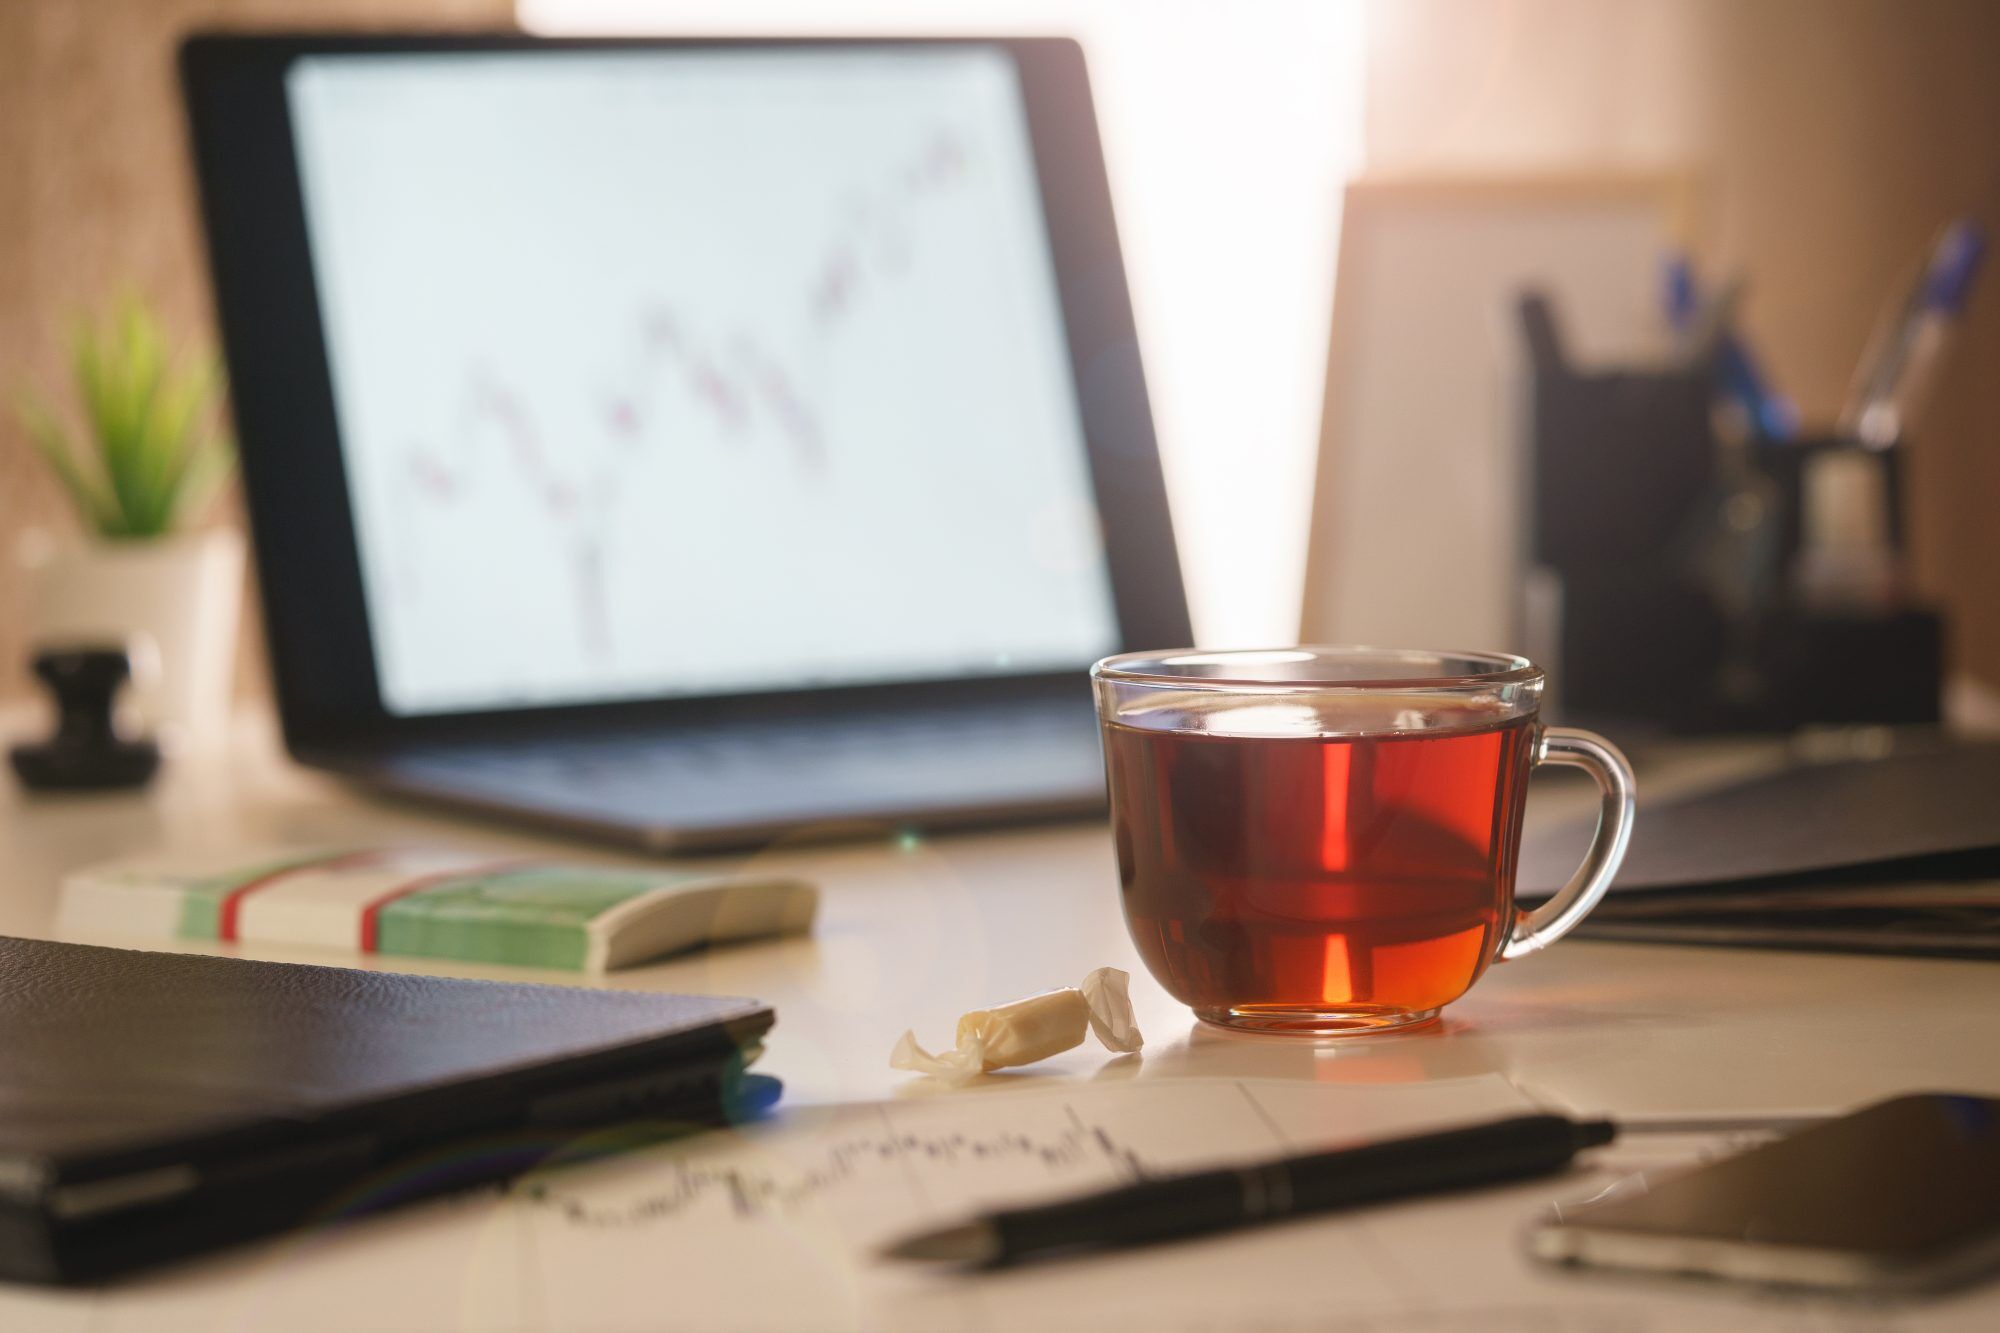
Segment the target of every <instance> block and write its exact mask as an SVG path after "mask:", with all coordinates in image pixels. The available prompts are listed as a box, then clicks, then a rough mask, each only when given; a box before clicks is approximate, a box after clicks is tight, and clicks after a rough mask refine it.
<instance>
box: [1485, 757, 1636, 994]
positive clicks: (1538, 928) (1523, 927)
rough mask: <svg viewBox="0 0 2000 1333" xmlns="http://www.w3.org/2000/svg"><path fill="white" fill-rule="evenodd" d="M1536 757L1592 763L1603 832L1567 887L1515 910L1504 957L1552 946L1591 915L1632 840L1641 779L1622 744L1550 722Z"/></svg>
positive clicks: (1589, 766)
mask: <svg viewBox="0 0 2000 1333" xmlns="http://www.w3.org/2000/svg"><path fill="white" fill-rule="evenodd" d="M1534 763H1535V766H1536V767H1537V768H1539V767H1540V766H1541V765H1543V764H1566V765H1568V766H1570V767H1571V768H1582V769H1588V770H1589V771H1590V775H1591V776H1592V777H1594V778H1596V779H1597V789H1598V791H1599V792H1601V793H1602V794H1603V797H1604V804H1603V806H1602V807H1601V808H1600V810H1599V813H1598V816H1597V835H1596V836H1595V837H1594V838H1592V839H1591V842H1590V850H1589V851H1588V852H1586V853H1585V854H1584V858H1583V864H1582V865H1580V866H1578V867H1577V871H1576V873H1575V874H1574V875H1571V876H1570V877H1569V883H1567V884H1565V885H1563V887H1562V892H1561V893H1558V894H1557V895H1556V896H1555V897H1553V898H1551V899H1549V900H1548V901H1547V902H1545V903H1543V904H1542V905H1541V906H1540V907H1537V908H1536V909H1535V910H1534V911H1532V912H1521V913H1518V914H1517V915H1516V916H1515V918H1514V929H1513V931H1512V933H1510V934H1509V935H1508V937H1507V943H1506V944H1505V945H1503V946H1502V947H1501V949H1500V957H1501V960H1502V961H1505V960H1508V959H1512V958H1523V957H1526V956H1527V955H1528V954H1531V953H1534V952H1536V951H1537V950H1540V949H1546V948H1547V947H1548V946H1549V945H1551V944H1554V943H1555V942H1556V941H1557V940H1559V939H1561V938H1562V937H1563V936H1565V935H1567V934H1569V933H1570V931H1571V930H1572V929H1574V928H1575V926H1576V923H1577V922H1579V921H1581V920H1583V919H1584V917H1586V916H1588V915H1590V909H1591V908H1593V907H1595V906H1597V900H1598V899H1600V898H1602V897H1603V896H1604V891H1605V890H1606V889H1608V888H1610V887H1611V877H1612V876H1613V875H1615V874H1617V873H1618V866H1619V863H1620V862H1622V861H1623V860H1624V859H1625V847H1626V845H1627V844H1628V843H1630V842H1631V841H1632V808H1633V805H1634V803H1635V798H1636V794H1637V790H1638V784H1637V782H1636V780H1635V779H1634V778H1633V776H1632V765H1631V764H1629V763H1627V762H1626V761H1625V756H1624V755H1622V754H1620V753H1619V752H1618V747H1617V746H1615V745H1613V744H1612V743H1611V742H1610V741H1608V740H1605V739H1604V737H1602V736H1600V735H1598V734H1597V733H1596V732H1594V731H1579V730H1578V729H1576V728H1575V727H1545V728H1543V729H1542V733H1541V736H1540V738H1539V739H1538V740H1537V741H1536V742H1535V756H1534Z"/></svg>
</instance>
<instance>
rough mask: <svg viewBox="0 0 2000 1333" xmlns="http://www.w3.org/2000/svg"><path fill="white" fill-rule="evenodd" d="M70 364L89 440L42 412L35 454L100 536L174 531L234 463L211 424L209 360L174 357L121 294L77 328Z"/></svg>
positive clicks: (213, 385)
mask: <svg viewBox="0 0 2000 1333" xmlns="http://www.w3.org/2000/svg"><path fill="white" fill-rule="evenodd" d="M70 361H71V373H72V376H73V378H74V381H75V388H76V394H77V398H78V401H79V403H80V405H81V407H82V409H83V419H84V421H85V423H86V426H87V440H86V441H85V442H83V443H78V442H76V441H74V440H72V439H71V437H70V436H69V435H68V434H67V433H66V432H63V431H62V430H61V428H60V427H59V426H58V425H57V424H56V422H55V419H54V417H53V415H52V414H50V413H48V412H47V411H46V410H45V409H39V408H38V409H37V422H38V424H37V426H36V427H35V428H34V429H33V431H32V433H33V434H35V435H36V437H37V440H38V444H37V448H38V451H39V452H40V453H41V454H42V456H43V457H44V458H46V459H47V460H48V462H49V466H50V468H51V470H52V471H54V472H55V473H56V475H57V477H58V479H59V480H60V481H61V482H62V484H63V485H64V487H65V488H66V489H68V490H69V491H70V493H71V496H72V498H73V500H74V501H75V503H76V505H77V508H78V510H79V512H81V513H82V514H83V515H84V517H85V521H86V522H88V523H90V524H91V525H92V526H94V527H96V528H97V530H98V531H99V532H100V533H102V534H104V535H105V536H114V537H152V536H158V535H160V534H162V533H165V532H167V531H170V530H171V529H172V527H173V526H174V524H175V523H176V522H178V521H181V520H182V519H184V518H186V517H187V516H189V515H190V514H192V513H193V512H194V511H195V510H196V508H197V507H198V505H199V504H200V503H201V502H202V501H204V500H206V499H207V498H208V497H209V496H211V495H212V494H213V493H214V489H215V488H216V486H218V485H219V484H220V482H221V480H222V479H223V478H225V477H226V476H227V475H228V473H229V469H230V466H231V463H232V460H233V457H234V447H233V444H232V442H231V441H230V440H229V439H228V438H227V437H226V436H225V435H223V434H222V433H220V432H219V431H217V430H215V429H214V428H213V427H212V425H211V424H210V422H211V419H212V409H213V407H214V405H215V404H216V402H217V400H218V397H219V392H220V387H221V372H220V367H219V366H218V365H217V363H216V360H215V358H214V357H213V356H209V355H204V356H199V357H182V358H176V357H174V356H172V355H171V354H170V352H169V348H168V340H167V336H166V334H165V332H164V330H163V329H162V327H161V325H160V322H159V320H158V318H157V317H156V316H155V315H154V314H153V312H152V311H151V310H150V309H149V308H148V307H147V306H146V304H145V302H144V301H142V300H140V299H139V297H138V296H137V295H136V294H132V293H127V294H125V295H124V296H122V297H121V298H120V299H119V301H118V302H117V303H116V304H115V305H114V307H113V308H112V310H111V311H110V312H109V313H107V314H106V315H105V316H103V317H102V318H101V319H99V320H98V321H97V322H96V323H95V324H93V323H91V322H89V321H84V320H79V321H78V322H77V324H76V325H75V327H74V331H73V333H72V336H71V352H70ZM23 419H24V420H26V417H25V416H24V418H23Z"/></svg>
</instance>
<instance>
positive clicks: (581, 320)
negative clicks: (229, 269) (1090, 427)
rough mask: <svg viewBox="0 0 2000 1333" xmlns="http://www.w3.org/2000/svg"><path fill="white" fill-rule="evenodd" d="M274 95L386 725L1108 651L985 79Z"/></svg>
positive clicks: (1072, 468)
mask: <svg viewBox="0 0 2000 1333" xmlns="http://www.w3.org/2000/svg"><path fill="white" fill-rule="evenodd" d="M286 96H287V100H288V103H289V107H290V111H291V118H292V123H293V132H294V135H295V147H296V153H297V158H298V163H299V172H300V178H301V184H302V190H303V194H304V201H303V202H304V206H305V216H306V226H307V236H308V240H309V244H310V247H311V253H312V265H313V275H314V280H315V283H316V286H317V289H318V293H319V301H320V309H321V317H322V320H323V323H324V334H325V345H326V349H327V355H328V359H329V367H328V368H329V371H330V375H331V380H332V386H333V393H334V406H335V410H336V413H337V417H338V425H339V433H340V439H341V448H342V452H343V458H344V463H345V473H346V478H347V485H348V490H349V497H348V498H349V502H350V505H351V508H352V512H353V515H354V523H355V529H356V531H355V538H356V545H357V548H358V551H359V555H360V561H361V572H362V583H363V595H364V600H365V604H366V608H367V613H368V619H369V627H370V633H371V638H372V642H373V650H374V656H375V666H376V675H377V678H378V680H379V683H380V689H381V694H382V702H383V704H384V706H385V707H386V708H387V709H388V710H389V711H390V712H392V713H395V714H398V715H403V716H410V715H417V714H430V713H446V712H459V711H471V710H483V709H503V708H510V707H520V706H529V705H550V704H567V703H585V702H595V701H606V700H617V699H635V698H654V697H663V696H676V695H682V696H685V695H703V694H724V693H742V692H749V691H758V690H775V689H797V688H810V687H815V686H824V685H844V684H863V683H877V682H891V681H907V680H924V679H950V678H959V677H966V676H974V675H980V674H995V675H1014V674H1026V673H1032V672H1041V671H1051V670H1061V669H1067V668H1074V667H1080V666H1082V665H1084V664H1086V663H1088V662H1089V661H1091V660H1092V659H1094V658H1096V657H1098V656H1101V655H1102V654H1104V653H1107V652H1110V651H1113V650H1114V649H1115V648H1116V647H1117V645H1118V622H1117V617H1116V614H1115V611H1114V608H1113V604H1112V595H1111V582H1110V577H1109V573H1108V570H1107V567H1106V562H1105V556H1104V551H1103V547H1102V539H1101V536H1100V532H1099V525H1098V517H1097V510H1096V505H1095V503H1094V499H1093V491H1092V485H1091V478H1090V472H1089V464H1088V460H1087V457H1086V455H1085V452H1084V437H1083V429H1082V423H1081V420H1080V418H1079V409H1078V402H1077V394H1076V385H1075V382H1074V378H1073V375H1072V371H1071V362H1070V358H1069V352H1068V349H1067V347H1066V344H1065V340H1064V332H1063V326H1062V316H1061V306H1060V304H1059V298H1058V292H1057V288H1056V282H1055V273H1054V268H1053V263H1052V259H1051V255H1050V252H1049V244H1048V236H1047V228H1046V224H1045V221H1044V218H1043V213H1042V203H1041V198H1040V193H1039V186H1038V184H1037V177H1036V171H1035V164H1034V161H1033V157H1032V152H1031V149H1030V143H1029V137H1028V126H1027V121H1026V116H1025V111H1024V106H1023V101H1022V95H1021V90H1020V86H1019V80H1018V77H1017V74H1016V70H1015V67H1014V65H1013V62H1012V58H1011V57H1010V56H1009V54H1008V53H1007V52H1006V51H1005V50H1004V49H1000V48H983V47H976V46H975V47H963V46H960V47H952V48H926V47H909V48H890V47H881V48H867V47H861V48H855V47H846V48H837V49H825V48H822V49H810V48H801V49H796V50H788V49H775V50H766V51H743V50H733V51H731V50H712V51H711V50H702V49H699V48H695V49H687V50H678V51H613V52H592V51H561V52H546V51H545V52H432V53H400V54H366V53H361V54H357V53H342V54H324V55H307V56H302V57H300V58H299V59H298V60H297V61H296V62H295V63H294V64H293V65H292V66H291V69H290V72H289V74H288V76H287V81H286Z"/></svg>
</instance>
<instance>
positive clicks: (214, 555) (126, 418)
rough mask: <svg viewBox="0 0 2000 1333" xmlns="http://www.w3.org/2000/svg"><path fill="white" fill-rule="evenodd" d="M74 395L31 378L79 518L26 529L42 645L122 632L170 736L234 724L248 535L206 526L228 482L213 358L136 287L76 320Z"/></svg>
mask: <svg viewBox="0 0 2000 1333" xmlns="http://www.w3.org/2000/svg"><path fill="white" fill-rule="evenodd" d="M69 369H70V380H71V386H70V387H71V389H72V390H73V395H74V403H73V405H72V408H71V410H68V411H65V410H63V409H61V408H59V407H58V406H57V405H56V403H55V402H54V401H53V400H52V399H51V398H50V397H46V396H44V395H42V394H38V393H34V392H32V391H27V390H24V391H23V392H22V393H21V395H20V398H19V401H18V403H17V405H16V411H17V415H18V417H19V419H20V422H21V425H22V427H23V428H24V429H25V430H26V432H27V434H28V438H29V439H30V441H31V442H32V443H33V445H34V448H35V451H36V452H37V453H38V454H39V455H40V456H41V458H42V460H43V461H44V462H45V463H46V464H47V465H48V467H49V470H50V472H51V473H52V474H53V476H54V477H55V479H56V481H57V482H58V484H59V485H60V486H61V487H62V489H63V492H64V493H65V494H66V495H67V496H68V498H69V501H70V505H71V507H72V509H74V511H75V513H76V517H77V520H78V522H79V525H80V527H81V530H82V532H81V540H77V539H75V538H70V539H64V538H63V537H60V536H58V535H57V534H54V533H50V532H46V531H36V532H31V533H29V534H28V535H27V538H26V540H25V542H24V544H23V556H24V559H25V563H26V565H27V567H28V635H29V642H30V644H31V645H32V646H44V645H54V644H61V643H80V642H85V641H94V642H104V641H110V642H116V643H122V644H124V645H125V646H126V649H127V651H128V652H130V653H131V654H132V657H133V676H134V691H133V698H134V702H135V704H136V706H137V709H138V711H139V713H140V716H141V718H142V719H143V720H144V721H145V722H146V723H147V724H148V725H150V726H151V727H153V728H156V729H158V730H160V731H161V732H162V733H163V735H164V736H165V737H166V738H167V739H170V740H176V739H177V740H185V739H188V738H200V737H214V736H219V735H221V734H222V732H223V730H224V723H225V721H226V718H227V713H228V708H229V693H230V686H231V682H232V678H233V676H234V667H235V661H236V633H237V621H238V618H239V616H240V614H241V602H242V585H243V539H242V536H241V534H239V533H238V532H237V531H236V530H235V529H234V528H231V527H208V528H197V527H195V526H194V525H195V524H196V523H197V522H198V521H199V519H200V518H201V516H202V514H203V511H204V510H205V509H206V508H207V507H208V505H209V503H210V501H212V500H213V499H214V497H215V495H216V494H217V492H218V491H219V490H220V489H221V487H222V485H223V483H224V482H225V481H226V480H227V478H228V476H229V474H230V471H231V469H232V468H233V467H234V465H235V449H234V446H233V444H232V442H231V440H230V438H229V435H228V433H227V431H226V429H225V427H224V426H223V424H222V420H221V418H222V397H223V392H222V378H221V373H220V370H219V367H218V366H217V364H216V361H215V358H214V357H213V356H207V355H202V356H197V355H191V354H183V355H176V354H175V353H174V352H173V351H172V349H171V348H170V347H169V343H168V339H167V337H166V335H165V334H164V333H163V332H162V330H161V327H160V321H159V319H158V318H157V317H156V316H155V315H154V313H153V312H152V311H151V310H150V309H149V308H148V307H147V306H146V305H145V303H144V302H142V301H141V300H140V299H139V298H138V297H136V296H131V295H128V296H126V297H124V298H122V299H121V300H119V301H118V302H117V303H116V304H115V305H114V306H113V307H112V308H111V309H110V310H109V311H108V312H106V313H104V314H103V315H102V316H101V317H99V318H97V319H95V320H80V321H78V324H77V327H76V330H75V333H74V336H73V338H72V342H71V346H70V356H69Z"/></svg>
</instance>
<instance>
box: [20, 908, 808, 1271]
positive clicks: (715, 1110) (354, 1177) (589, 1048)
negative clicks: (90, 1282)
mask: <svg viewBox="0 0 2000 1333" xmlns="http://www.w3.org/2000/svg"><path fill="white" fill-rule="evenodd" d="M771 1021H772V1015H771V1011H770V1010H769V1009H768V1008H766V1007H764V1006H763V1005H761V1004H759V1003H758V1002H756V1001H754V1000H737V999H724V998H715V997H708V996H691V995H659V994H648V993H642V992H630V991H593V990H581V989H575V988H571V987H567V986H536V985H520V984H512V983H503V982H489V981H462V980H452V979H446V978H439V977H421V976H408V975H403V974H399V973H391V972H367V971H357V970H353V969H349V968H337V967H309V966H300V965H295V964H290V963H261V962H248V961H243V960H239V959H232V958H216V957H203V956H196V955H188V954H171V953H150V952H139V951H134V950H126V949H102V948H94V947H91V946H87V945H79V944H60V943H53V942H49V941H44V940H23V939H9V938H5V937H0V1277H6V1278H11V1279H16V1280H29V1281H43V1282H51V1281H75V1280H86V1279H91V1278H96V1277H100V1276H104V1275H107V1274H111V1273H116V1272H120V1271H123V1270H126V1269H129V1268H133V1267H137V1266H140V1265H144V1264H149V1263H154V1262H158V1261H160V1260H163V1259H169V1258H174V1257H177V1256H180V1255H185V1254H189V1253H192V1252H195V1251H199V1250H203V1249H207V1248H210V1247H213V1246H216V1245H221V1244H225V1243H228V1242H231V1241H235V1240H241V1239H244V1238H247V1237H251V1236H256V1235H260V1234H263V1233H266V1232H269V1231H273V1230H276V1229H279V1228H283V1227H288V1226H293V1225H297V1224H300V1223H302V1222H307V1221H312V1220H336V1219H339V1218H344V1217H347V1216H350V1215H352V1214H353V1213H354V1212H357V1211H364V1210H367V1209H372V1208H376V1207H381V1206H385V1205H387V1204H391V1203H395V1202H400V1201H402V1200H403V1199H406V1198H409V1197H414V1196H416V1195H419V1194H429V1193H435V1192H437V1191H439V1190H442V1189H450V1188H454V1187H459V1186H463V1185H467V1184H472V1183H476V1182H478V1181H480V1180H487V1179H494V1178H499V1177H503V1176H505V1175H508V1174H512V1173H514V1172H518V1171H520V1170H522V1169H525V1168H526V1167H528V1166H530V1165H533V1164H535V1163H536V1162H539V1161H544V1160H546V1159H547V1158H548V1157H549V1156H550V1155H551V1154H562V1153H564V1152H570V1151H576V1150H577V1147H578V1145H579V1144H581V1143H586V1142H587V1143H589V1144H591V1145H593V1148H595V1146H596V1145H601V1144H603V1143H605V1142H606V1141H607V1140H608V1139H614V1140H625V1141H631V1140H637V1139H642V1138H649V1137H656V1136H658V1135H661V1134H666V1133H671V1132H674V1131H675V1130H676V1129H682V1128H687V1127H690V1126H702V1125H712V1124H716V1123H720V1122H723V1121H726V1120H729V1119H732V1118H735V1117H738V1116H741V1115H745V1114H751V1113H754V1111H755V1110H757V1109H761V1107H762V1106H766V1105H768V1104H769V1102H770V1100H771V1099H772V1098H773V1097H775V1094H776V1084H775V1083H773V1082H772V1081H771V1080H768V1079H760V1078H757V1077H755V1076H746V1075H744V1073H743V1068H744V1066H745V1065H746V1064H747V1063H748V1061H749V1060H750V1059H752V1058H754V1056H755V1053H756V1050H757V1045H758V1042H759V1039H760V1038H761V1036H762V1034H763V1033H764V1032H765V1030H767V1029H768V1028H769V1027H770V1025H771ZM614 1125H616V1126H629V1127H630V1129H631V1133H630V1134H629V1135H613V1136H606V1135H605V1134H603V1132H602V1131H603V1130H604V1129H605V1128H606V1127H609V1126H614ZM446 1147H450V1148H451V1149H452V1150H453V1151H452V1152H451V1153H450V1154H449V1156H450V1158H451V1160H452V1161H453V1162H454V1163H456V1164H457V1165H456V1167H455V1168H454V1169H453V1170H450V1171H438V1170H435V1169H433V1170H427V1171H424V1172H415V1171H411V1170H408V1169H407V1163H409V1162H411V1161H412V1160H414V1159H417V1158H419V1157H422V1156H424V1155H426V1154H429V1155H430V1156H431V1157H433V1158H435V1157H437V1156H438V1154H439V1150H440V1149H442V1148H446Z"/></svg>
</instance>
